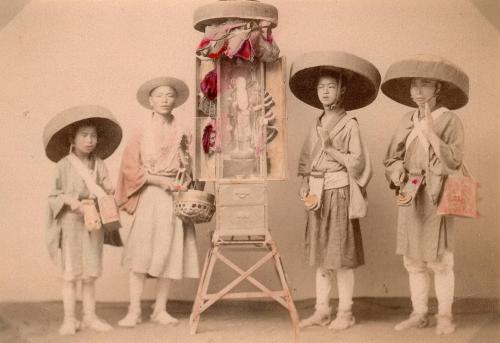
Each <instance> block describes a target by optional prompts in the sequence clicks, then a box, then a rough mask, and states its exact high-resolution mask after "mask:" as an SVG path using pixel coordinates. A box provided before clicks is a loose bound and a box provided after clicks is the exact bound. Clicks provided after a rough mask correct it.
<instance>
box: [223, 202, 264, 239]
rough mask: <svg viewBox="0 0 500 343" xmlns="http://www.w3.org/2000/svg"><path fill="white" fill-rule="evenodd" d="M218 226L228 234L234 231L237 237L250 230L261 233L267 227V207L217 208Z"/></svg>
mask: <svg viewBox="0 0 500 343" xmlns="http://www.w3.org/2000/svg"><path fill="white" fill-rule="evenodd" d="M217 211H218V212H219V213H218V217H217V219H218V221H219V222H218V225H219V228H220V229H222V230H223V231H224V232H226V233H227V234H230V233H231V232H232V231H233V232H234V234H235V235H237V234H241V232H242V231H245V230H247V231H248V230H249V231H250V232H246V233H245V234H251V231H252V230H256V231H260V230H262V229H264V228H265V227H266V217H265V216H266V215H265V213H266V211H265V206H263V205H257V206H220V207H217Z"/></svg>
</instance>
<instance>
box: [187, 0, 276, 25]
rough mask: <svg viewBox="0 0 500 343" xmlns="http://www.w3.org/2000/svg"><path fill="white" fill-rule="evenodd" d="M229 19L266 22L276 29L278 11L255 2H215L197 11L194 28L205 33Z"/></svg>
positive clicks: (267, 5)
mask: <svg viewBox="0 0 500 343" xmlns="http://www.w3.org/2000/svg"><path fill="white" fill-rule="evenodd" d="M228 19H244V20H265V21H268V22H269V23H271V27H273V28H274V27H276V25H278V10H277V9H276V7H274V6H273V5H269V4H265V3H262V2H259V1H255V0H231V1H227V0H221V1H215V2H213V3H211V4H207V5H203V6H201V7H198V8H197V9H196V11H195V12H194V16H193V26H194V28H195V30H198V31H202V32H203V31H204V30H205V27H206V26H209V25H218V24H221V23H223V22H224V21H227V20H228Z"/></svg>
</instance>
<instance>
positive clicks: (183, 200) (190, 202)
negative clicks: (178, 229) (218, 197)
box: [174, 189, 215, 223]
mask: <svg viewBox="0 0 500 343" xmlns="http://www.w3.org/2000/svg"><path fill="white" fill-rule="evenodd" d="M174 213H175V215H176V216H178V217H179V218H181V219H182V221H184V222H190V223H208V222H209V221H210V220H211V219H212V216H213V215H214V213H215V196H214V195H213V194H210V193H208V192H205V191H198V190H194V189H190V190H188V191H187V192H179V193H177V194H176V196H175V201H174Z"/></svg>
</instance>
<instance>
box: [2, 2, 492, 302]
mask: <svg viewBox="0 0 500 343" xmlns="http://www.w3.org/2000/svg"><path fill="white" fill-rule="evenodd" d="M209 2H211V1H208V0H207V1H180V0H178V1H166V0H165V1H139V0H113V1H112V0H105V1H91V0H87V1H83V0H80V1H63V0H57V1H55V0H52V1H48V0H41V1H32V2H30V3H28V4H27V5H26V6H25V7H24V9H23V10H22V11H21V12H20V13H19V14H18V15H17V16H16V17H15V18H13V19H12V20H11V21H10V22H9V23H8V24H7V25H6V26H5V27H4V28H3V29H2V30H1V31H0V138H1V144H0V157H1V168H0V191H1V197H0V211H1V212H0V232H1V236H0V239H1V241H0V301H34V300H53V299H59V298H60V279H59V273H58V270H57V268H56V267H55V266H53V265H52V263H51V261H50V260H49V258H48V254H47V251H46V248H45V244H44V233H45V222H46V196H47V192H48V191H49V187H50V182H51V179H52V177H53V172H54V165H53V164H52V163H51V162H49V160H48V159H47V158H46V157H45V155H44V151H43V146H42V130H43V127H44V125H45V124H46V123H47V121H48V120H49V119H50V118H51V117H52V116H53V115H54V114H55V113H57V112H58V111H60V110H63V109H64V108H66V107H69V106H74V105H77V104H84V103H96V104H101V105H104V106H107V107H108V108H110V109H111V110H112V111H113V112H114V113H115V114H116V116H117V117H118V119H119V121H120V122H121V123H122V125H123V129H124V142H125V141H126V140H127V139H128V137H129V133H130V132H131V130H132V129H133V128H134V127H136V126H137V125H140V124H141V121H142V119H143V118H144V116H145V115H146V111H145V110H144V109H143V108H141V107H140V105H139V104H138V103H137V102H136V100H135V93H136V90H137V88H138V87H139V85H140V84H141V83H142V82H144V81H145V80H147V79H149V78H152V77H156V76H160V75H172V76H176V77H179V78H181V79H183V80H185V81H186V82H187V83H188V84H189V86H190V89H191V91H193V90H194V80H195V77H194V76H195V73H194V67H195V56H194V49H195V47H196V45H197V43H198V41H199V40H200V39H201V37H202V34H201V33H199V32H197V31H195V30H194V29H193V28H192V16H193V11H194V10H195V8H197V7H198V6H199V5H202V4H205V3H209ZM267 2H268V3H270V4H273V5H275V6H276V7H277V8H278V10H279V24H278V27H277V29H276V30H275V32H274V35H275V38H276V41H277V42H278V45H279V46H280V48H281V52H282V55H283V56H286V60H287V62H288V66H287V68H288V70H289V66H290V63H291V61H293V59H294V58H296V57H297V56H299V55H300V54H301V53H302V52H307V51H312V50H324V49H337V50H344V51H348V52H351V53H354V54H357V55H359V56H361V57H364V58H366V59H368V60H370V61H371V62H372V63H374V64H375V65H376V66H377V67H378V68H379V70H380V72H381V74H382V75H383V74H384V73H385V71H386V70H387V68H388V67H389V65H390V64H391V63H392V62H394V61H396V60H399V59H402V58H406V57H409V56H411V55H414V54H416V53H419V52H423V53H432V54H437V55H442V56H445V57H447V58H448V59H450V60H452V61H453V62H455V63H456V64H458V65H459V66H461V67H462V68H463V69H464V71H465V72H466V73H467V74H468V75H469V77H470V102H469V104H468V105H467V106H466V107H465V108H463V109H460V110H458V111H457V113H458V115H459V116H460V118H461V119H462V121H463V123H464V126H465V133H466V157H465V159H466V161H467V163H468V165H469V168H470V169H471V171H472V173H473V175H474V176H475V177H476V178H477V179H478V181H479V182H480V183H481V185H482V187H481V190H480V196H481V199H482V200H481V203H480V211H481V218H479V219H477V220H457V225H456V227H457V228H456V229H457V234H456V253H455V263H456V268H455V270H456V278H457V282H456V295H457V297H488V298H494V297H497V296H498V295H499V292H500V291H499V279H498V278H499V263H498V262H499V261H498V258H499V250H498V249H499V248H498V245H499V244H498V243H499V210H500V208H499V205H498V199H499V182H498V181H499V177H498V169H499V140H498V129H499V119H498V118H499V115H500V113H499V108H500V97H499V96H498V94H499V91H500V89H499V81H500V79H499V70H498V69H499V67H498V56H499V55H500V42H499V32H498V31H496V30H495V28H494V27H493V26H492V25H491V24H490V23H489V22H488V21H487V20H486V19H485V18H484V17H483V16H482V15H481V13H480V12H479V11H478V10H477V9H476V7H475V6H474V5H473V4H472V3H470V2H468V1H466V0H443V1H431V0H423V1H418V2H417V1H397V2H395V1H390V0H375V1H372V0H349V1H348V0H339V1H326V0H324V1H319V0H316V1H312V0H308V1H305V0H303V1H297V0H294V1H290V0H268V1H267ZM408 109H409V108H407V107H404V106H403V105H399V104H397V103H395V102H393V101H391V100H390V99H388V98H387V97H385V96H384V95H383V94H382V93H379V96H378V98H377V99H376V101H375V102H374V103H373V104H372V105H370V106H369V107H367V108H365V109H361V110H358V111H356V112H355V114H356V115H357V117H358V119H359V123H360V126H361V130H362V134H363V136H364V138H365V140H366V141H367V143H368V145H369V148H370V153H371V158H372V160H373V162H374V167H375V168H374V169H375V173H374V177H373V179H372V181H371V183H370V185H369V187H368V193H369V202H370V205H369V206H370V207H369V215H368V216H367V218H365V219H364V220H362V230H363V240H364V246H365V255H366V265H365V266H363V267H361V268H359V269H358V270H357V271H356V291H355V295H356V296H376V297H386V296H408V293H409V291H408V285H407V274H406V272H405V270H404V268H403V265H402V259H401V257H400V256H396V255H395V253H394V251H395V240H396V230H395V225H396V206H395V199H394V195H393V193H392V192H391V191H389V189H388V187H387V184H386V182H385V179H384V176H383V167H382V164H381V161H382V159H383V156H384V153H385V150H386V147H387V144H388V142H389V138H390V136H391V134H392V132H393V131H394V129H395V128H396V125H397V122H398V120H399V119H400V117H401V116H402V115H403V113H405V112H406V111H408ZM287 112H288V118H289V119H288V128H289V131H288V143H289V145H288V147H289V150H288V156H289V160H288V168H289V179H288V180H287V181H284V182H272V183H270V192H269V194H270V209H271V212H270V225H271V227H272V234H273V237H274V239H275V240H276V242H277V244H278V247H279V250H280V252H281V255H282V257H283V260H284V264H285V268H286V272H287V274H288V278H289V282H290V285H291V287H292V289H293V290H294V297H295V298H296V299H304V298H310V297H313V296H314V270H313V269H312V268H309V267H307V266H306V265H305V263H304V262H303V254H302V242H303V236H304V224H305V211H304V209H303V205H302V203H301V202H300V201H299V199H298V196H297V190H298V187H299V179H298V178H297V177H296V175H295V172H296V165H297V159H298V153H299V149H300V146H301V144H302V141H303V139H304V135H305V134H306V130H307V127H308V126H309V125H310V124H311V123H312V122H313V120H314V119H315V117H316V115H317V114H318V111H317V110H315V109H313V108H311V107H308V106H307V105H305V104H303V103H301V102H300V101H298V100H297V99H296V98H295V97H294V96H293V95H292V94H291V92H290V90H289V89H288V88H287ZM176 113H177V115H178V116H180V117H182V118H183V120H186V122H187V123H192V118H193V116H194V97H191V98H190V100H189V101H188V103H187V104H186V105H184V106H183V107H182V108H180V109H179V110H178V111H176ZM124 142H123V143H122V145H121V146H120V147H119V149H118V150H117V151H116V153H115V154H114V155H113V156H111V157H110V158H109V159H108V160H107V164H108V167H109V169H110V170H111V174H112V175H113V177H114V179H115V181H116V175H117V170H118V167H119V163H120V158H121V153H122V150H123V146H124ZM123 222H124V226H125V229H123V230H122V234H123V235H124V236H126V234H127V225H128V223H129V218H125V217H124V218H123ZM211 225H213V223H212V224H211ZM209 227H210V225H202V226H199V227H198V228H197V231H198V241H199V251H200V256H201V257H204V254H205V252H206V250H207V248H208V247H209V240H208V234H207V232H208V228H209ZM232 256H233V258H234V259H235V260H236V261H238V262H239V263H241V264H242V265H243V266H245V265H248V264H249V260H250V259H251V258H252V256H253V255H252V256H250V255H249V254H241V253H240V254H238V253H236V254H232ZM120 257H121V249H118V248H111V247H105V254H104V275H103V276H102V277H101V278H100V280H99V282H98V290H97V292H98V299H99V300H105V301H125V300H127V299H128V292H127V289H128V288H127V287H128V286H127V271H126V270H125V269H124V268H122V267H121V265H120ZM202 262H203V261H202V260H200V264H201V263H202ZM234 276H235V275H234V274H232V273H231V272H228V270H227V269H222V268H221V269H220V270H218V271H217V272H216V274H215V277H214V286H215V287H220V286H221V285H222V284H223V283H225V282H227V281H228V280H230V279H232V278H233V277H234ZM258 276H259V277H260V279H262V280H263V281H264V282H269V283H270V284H271V285H276V282H274V281H273V280H274V279H275V275H274V273H273V272H272V271H271V269H270V268H267V269H264V270H263V271H262V272H260V273H259V274H258ZM196 286H197V280H183V281H179V282H176V283H175V286H174V288H173V290H172V297H173V298H175V299H186V300H189V299H193V297H194V293H195V290H196ZM151 288H152V284H151V283H149V284H148V286H147V288H146V295H145V296H146V297H148V296H151V294H152V292H151V291H152V290H151Z"/></svg>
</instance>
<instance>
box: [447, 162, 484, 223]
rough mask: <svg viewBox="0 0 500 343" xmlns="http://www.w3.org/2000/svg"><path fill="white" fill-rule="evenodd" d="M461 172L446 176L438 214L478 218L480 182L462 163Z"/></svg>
mask: <svg viewBox="0 0 500 343" xmlns="http://www.w3.org/2000/svg"><path fill="white" fill-rule="evenodd" d="M461 171H462V173H461V174H450V175H448V177H447V178H446V180H445V182H444V187H443V193H442V195H441V199H440V200H439V204H438V208H437V214H439V215H444V216H457V217H466V218H477V217H479V212H478V210H477V189H478V188H479V184H478V182H477V181H476V180H474V179H473V177H472V175H471V174H470V172H469V169H468V168H467V167H466V166H465V164H462V168H461Z"/></svg>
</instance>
